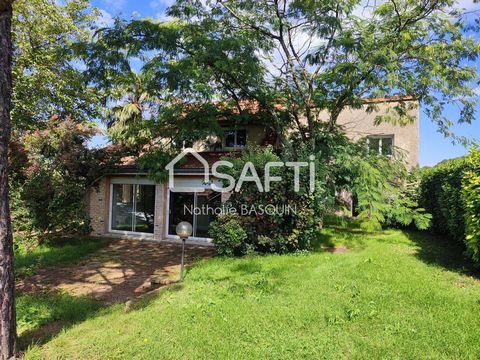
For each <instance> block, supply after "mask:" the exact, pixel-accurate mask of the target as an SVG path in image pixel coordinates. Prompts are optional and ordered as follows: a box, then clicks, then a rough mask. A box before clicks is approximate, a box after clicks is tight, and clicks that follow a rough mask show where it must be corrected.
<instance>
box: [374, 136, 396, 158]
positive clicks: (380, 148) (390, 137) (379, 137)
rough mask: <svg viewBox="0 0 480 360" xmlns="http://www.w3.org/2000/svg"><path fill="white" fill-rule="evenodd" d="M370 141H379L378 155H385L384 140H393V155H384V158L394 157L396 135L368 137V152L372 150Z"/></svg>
mask: <svg viewBox="0 0 480 360" xmlns="http://www.w3.org/2000/svg"><path fill="white" fill-rule="evenodd" d="M370 139H378V149H377V152H376V154H377V155H383V154H382V142H383V139H391V140H392V153H391V154H390V155H384V156H388V157H392V156H393V150H394V148H395V136H394V135H368V136H367V149H368V151H370V150H371V149H370Z"/></svg>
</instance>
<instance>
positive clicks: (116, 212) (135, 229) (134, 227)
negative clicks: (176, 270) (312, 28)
mask: <svg viewBox="0 0 480 360" xmlns="http://www.w3.org/2000/svg"><path fill="white" fill-rule="evenodd" d="M398 100H399V99H398V98H396V99H395V98H390V99H388V98H387V99H368V100H366V101H365V106H364V107H362V108H360V109H349V110H345V111H344V112H342V113H341V114H340V116H339V118H338V122H337V123H338V124H339V125H341V126H342V127H343V128H344V130H345V131H346V134H347V136H349V137H350V138H351V139H353V140H359V139H362V138H366V142H367V146H368V147H369V149H370V150H371V151H378V152H379V153H381V154H384V155H387V156H393V154H394V151H393V149H394V148H398V149H401V152H402V153H403V154H404V156H405V158H404V159H405V161H406V164H407V166H408V167H410V168H414V167H416V166H418V151H419V106H418V101H417V100H415V99H413V98H408V99H407V98H403V99H402V103H408V104H409V105H411V106H409V110H408V112H409V115H410V116H411V117H413V118H414V119H415V121H414V122H413V123H410V124H408V125H406V126H400V125H392V124H391V123H381V124H378V125H376V124H375V118H376V117H377V115H379V114H388V113H389V112H390V111H391V110H392V107H394V106H397V105H398V104H399V101H398ZM372 103H374V104H375V105H376V110H375V111H372V112H370V111H366V108H367V106H368V105H369V104H372ZM222 127H223V128H224V134H223V136H222V138H221V139H218V141H217V144H216V146H215V147H214V148H213V149H212V147H210V149H208V148H207V147H206V146H205V144H200V145H199V144H195V148H196V149H195V150H197V151H199V154H200V155H201V157H202V159H204V161H203V162H202V161H201V159H198V158H196V157H195V156H192V154H187V160H186V162H185V163H183V164H182V165H181V166H180V167H178V168H175V169H174V181H173V183H155V182H154V181H152V180H150V179H149V178H147V176H146V174H142V173H139V172H138V170H137V168H136V166H135V164H134V163H126V164H124V165H122V166H119V168H118V170H117V171H116V172H115V173H112V174H108V175H105V176H103V177H102V178H101V179H99V180H98V182H97V183H96V184H95V186H92V187H91V188H90V189H89V190H88V194H87V199H88V201H87V213H88V217H89V219H90V225H91V228H92V235H94V236H115V237H122V236H127V237H137V238H143V239H152V240H158V241H178V237H177V236H176V235H175V226H176V224H177V223H178V222H180V221H189V222H190V223H192V225H193V236H192V237H191V238H190V239H189V241H191V242H195V243H203V244H207V243H209V242H210V241H211V239H210V238H209V236H208V227H209V223H210V221H212V219H213V218H214V214H194V213H189V212H187V213H186V212H185V209H186V208H188V207H195V208H196V207H200V206H201V205H205V204H207V205H212V206H213V205H215V204H217V205H218V204H221V203H222V202H224V201H225V200H226V199H227V198H228V194H225V193H220V192H216V191H213V190H212V184H213V183H216V184H217V185H218V186H220V185H219V184H220V182H218V181H216V180H215V179H211V180H213V181H211V182H210V183H206V182H205V181H204V173H205V172H204V168H205V164H208V165H211V164H213V163H214V162H215V161H217V160H219V159H220V158H221V157H222V156H224V155H225V154H226V153H231V152H232V151H241V150H242V148H244V147H245V146H247V145H250V144H255V145H262V144H264V142H265V138H266V137H268V134H267V131H266V129H264V128H263V127H261V126H259V125H254V124H253V125H247V126H245V127H236V128H232V127H231V124H229V123H228V122H226V123H225V124H222ZM179 189H181V190H180V191H178V190H179ZM182 189H183V190H182Z"/></svg>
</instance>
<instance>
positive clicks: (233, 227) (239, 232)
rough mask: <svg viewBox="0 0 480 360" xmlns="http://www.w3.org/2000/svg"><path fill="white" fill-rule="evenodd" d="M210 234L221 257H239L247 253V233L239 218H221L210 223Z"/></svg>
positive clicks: (226, 216) (225, 216)
mask: <svg viewBox="0 0 480 360" xmlns="http://www.w3.org/2000/svg"><path fill="white" fill-rule="evenodd" d="M209 234H210V235H211V236H212V237H213V243H214V244H215V247H216V249H217V252H218V254H219V255H223V256H235V255H236V256H238V255H245V254H246V253H247V244H246V240H247V233H246V232H245V230H244V229H243V227H242V224H241V222H240V220H239V219H238V216H228V215H224V216H219V217H218V219H217V220H215V221H213V222H211V223H210V228H209Z"/></svg>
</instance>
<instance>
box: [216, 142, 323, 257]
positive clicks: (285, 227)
mask: <svg viewBox="0 0 480 360" xmlns="http://www.w3.org/2000/svg"><path fill="white" fill-rule="evenodd" d="M307 154H308V151H307V150H306V148H303V149H302V147H301V146H299V147H296V148H295V153H294V152H292V149H284V151H282V152H281V153H280V154H277V153H275V152H274V151H273V149H272V148H271V147H267V148H265V149H262V148H249V149H247V150H245V151H244V152H243V153H242V155H241V156H239V157H230V158H227V159H226V160H228V161H230V162H231V163H232V164H233V167H232V168H228V167H225V168H223V169H221V171H222V172H224V173H226V174H229V175H230V176H232V177H233V178H234V179H239V178H240V174H241V173H242V171H243V169H244V166H245V164H246V163H249V162H250V163H251V164H253V165H254V167H255V170H256V172H257V173H258V176H259V178H260V179H261V184H262V187H263V185H264V184H265V182H264V179H265V172H264V169H265V164H266V163H268V162H281V161H284V162H287V161H310V160H309V157H308V156H307ZM315 170H316V188H315V191H314V192H313V193H311V192H310V189H309V169H308V168H307V167H302V168H301V171H300V189H299V190H300V191H299V192H295V191H294V173H293V169H292V168H288V167H272V168H271V171H270V175H271V176H278V177H280V178H281V180H280V181H272V182H271V185H270V189H269V191H268V192H266V191H258V188H257V185H256V184H255V183H254V182H244V183H243V184H242V186H241V188H240V189H238V190H239V191H233V192H232V194H231V197H230V199H229V200H228V202H227V207H231V208H233V209H236V211H237V214H238V216H236V218H235V219H236V222H237V221H238V222H240V224H241V226H242V228H243V229H244V231H245V232H246V234H247V237H246V238H245V239H244V242H245V243H244V244H243V245H242V251H241V252H242V253H243V254H244V253H246V252H247V251H249V250H255V251H259V252H275V253H285V252H289V251H295V250H297V249H308V248H309V247H310V243H311V241H313V240H314V239H315V238H316V237H317V236H318V233H319V231H320V224H321V219H322V217H323V215H324V214H325V212H326V209H327V208H329V201H331V197H330V196H329V194H328V193H327V192H326V188H325V184H324V182H323V179H324V167H323V165H322V164H321V163H320V162H319V161H317V162H315ZM247 175H250V173H248V174H247ZM226 185H228V184H226ZM237 186H238V181H237ZM221 225H222V224H219V223H217V224H215V225H214V226H215V233H216V234H217V236H219V237H220V240H221V236H222V231H221V230H220V229H221V228H222V226H221ZM226 231H227V229H225V230H224V232H226ZM242 239H243V236H242ZM216 242H218V239H217V240H216Z"/></svg>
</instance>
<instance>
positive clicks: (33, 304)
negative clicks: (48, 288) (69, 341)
mask: <svg viewBox="0 0 480 360" xmlns="http://www.w3.org/2000/svg"><path fill="white" fill-rule="evenodd" d="M16 305H17V332H18V334H19V348H20V349H23V348H24V347H26V346H28V345H29V344H32V343H42V342H44V341H46V340H48V339H49V338H50V337H52V336H54V335H56V334H57V333H58V331H60V330H62V329H65V328H66V327H68V326H70V325H72V324H74V323H77V322H80V321H84V320H86V319H87V318H89V317H91V316H93V315H95V314H98V312H99V311H100V309H102V305H101V304H100V303H99V302H98V301H96V300H93V299H90V298H87V297H81V298H78V297H74V296H71V295H69V294H66V293H51V292H49V293H47V292H44V293H37V294H22V295H20V296H18V297H17V299H16ZM45 325H48V326H47V327H45Z"/></svg>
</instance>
